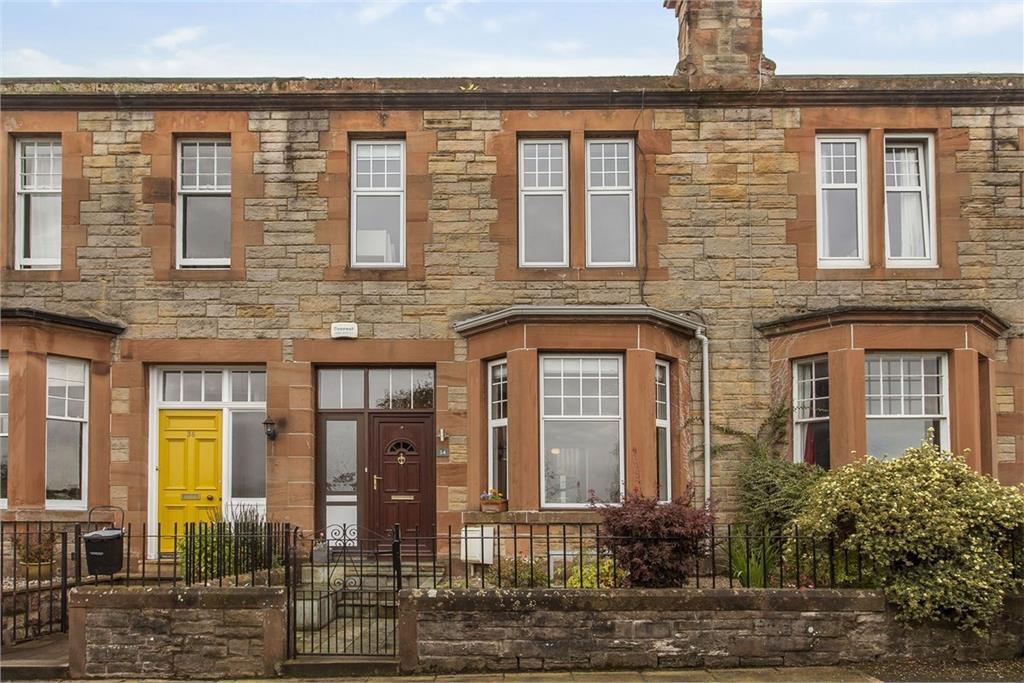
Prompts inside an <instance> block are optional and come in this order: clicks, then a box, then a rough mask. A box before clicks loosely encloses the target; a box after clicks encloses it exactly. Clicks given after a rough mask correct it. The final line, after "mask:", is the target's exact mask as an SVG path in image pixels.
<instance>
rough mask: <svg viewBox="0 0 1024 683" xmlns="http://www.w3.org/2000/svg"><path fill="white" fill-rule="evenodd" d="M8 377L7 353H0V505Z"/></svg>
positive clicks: (3, 489)
mask: <svg viewBox="0 0 1024 683" xmlns="http://www.w3.org/2000/svg"><path fill="white" fill-rule="evenodd" d="M10 378H11V374H10V370H9V369H8V365H7V354H6V353H0V507H4V504H5V503H6V501H7V433H8V432H7V430H8V426H7V424H8V421H9V419H10V413H9V412H8V408H7V404H8V403H9V402H10Z"/></svg>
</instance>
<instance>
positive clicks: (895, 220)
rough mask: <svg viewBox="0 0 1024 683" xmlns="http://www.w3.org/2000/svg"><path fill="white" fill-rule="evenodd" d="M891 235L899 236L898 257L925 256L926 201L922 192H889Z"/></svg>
mask: <svg viewBox="0 0 1024 683" xmlns="http://www.w3.org/2000/svg"><path fill="white" fill-rule="evenodd" d="M888 194H889V207H890V208H889V222H890V228H889V229H890V230H891V237H897V236H898V238H899V245H900V246H899V249H898V250H897V249H894V250H893V256H895V257H898V258H924V256H925V235H924V206H923V204H924V202H923V201H922V198H923V194H922V193H921V192H889V193H888Z"/></svg>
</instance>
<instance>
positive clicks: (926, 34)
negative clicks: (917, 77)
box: [904, 2, 1024, 41]
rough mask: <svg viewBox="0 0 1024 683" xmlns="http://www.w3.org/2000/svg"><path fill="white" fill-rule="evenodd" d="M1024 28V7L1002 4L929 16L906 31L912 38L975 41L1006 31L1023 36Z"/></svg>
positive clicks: (968, 6) (1020, 4) (966, 6)
mask: <svg viewBox="0 0 1024 683" xmlns="http://www.w3.org/2000/svg"><path fill="white" fill-rule="evenodd" d="M1022 24H1024V4H1022V3H1019V2H1000V3H993V4H976V5H973V6H970V5H962V6H959V7H957V8H956V9H952V10H946V11H942V12H938V13H931V12H929V13H927V14H924V15H922V17H921V18H920V19H919V20H918V21H916V22H914V23H912V24H910V25H909V26H906V27H904V29H905V30H906V31H907V32H908V33H910V34H911V35H915V36H917V37H920V38H923V39H927V40H932V41H939V40H944V39H945V38H946V37H948V36H953V37H958V38H975V37H979V36H987V35H992V34H995V33H1002V32H1003V31H1016V32H1017V35H1018V36H1020V30H1021V25H1022Z"/></svg>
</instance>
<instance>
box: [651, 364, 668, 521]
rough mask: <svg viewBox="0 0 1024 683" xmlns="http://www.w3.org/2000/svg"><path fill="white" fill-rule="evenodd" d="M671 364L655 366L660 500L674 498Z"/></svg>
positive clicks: (655, 417) (656, 440)
mask: <svg viewBox="0 0 1024 683" xmlns="http://www.w3.org/2000/svg"><path fill="white" fill-rule="evenodd" d="M668 378H669V366H668V363H666V362H664V361H658V362H657V363H656V364H655V366H654V410H655V414H654V431H655V437H656V438H655V442H656V443H657V450H658V452H657V459H658V500H661V501H669V500H672V422H671V417H670V413H669V401H670V398H669V383H668Z"/></svg>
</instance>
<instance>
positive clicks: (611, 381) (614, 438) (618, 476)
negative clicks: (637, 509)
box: [540, 356, 624, 507]
mask: <svg viewBox="0 0 1024 683" xmlns="http://www.w3.org/2000/svg"><path fill="white" fill-rule="evenodd" d="M540 413H541V415H540V417H541V471H542V475H541V476H542V486H541V504H542V505H543V506H548V507H584V506H586V505H587V504H589V503H590V501H591V500H595V501H599V502H606V503H614V502H619V501H620V500H621V498H622V494H623V489H624V481H623V478H622V472H623V465H622V441H623V420H622V414H623V410H622V359H621V358H620V357H618V356H544V357H542V358H541V401H540Z"/></svg>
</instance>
